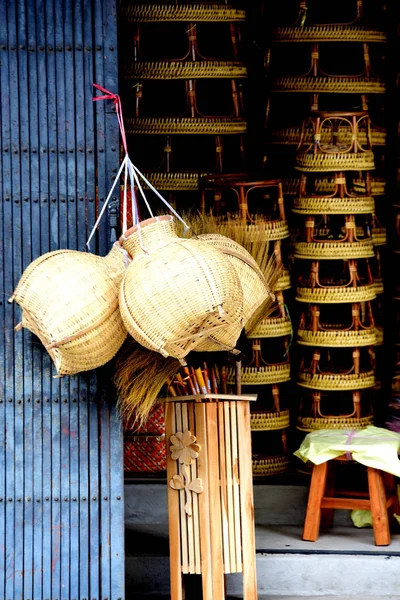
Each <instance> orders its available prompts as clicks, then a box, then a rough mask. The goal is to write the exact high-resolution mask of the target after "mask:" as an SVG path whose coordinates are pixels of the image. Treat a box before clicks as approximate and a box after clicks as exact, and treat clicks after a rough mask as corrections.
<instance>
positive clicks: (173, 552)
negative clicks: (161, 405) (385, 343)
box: [165, 402, 183, 600]
mask: <svg viewBox="0 0 400 600" xmlns="http://www.w3.org/2000/svg"><path fill="white" fill-rule="evenodd" d="M165 430H166V442H167V479H168V527H169V555H170V558H169V561H170V579H171V600H183V594H182V573H181V540H180V524H179V518H177V517H179V496H178V494H177V492H176V491H175V490H173V489H172V488H171V486H170V485H169V482H170V480H171V479H172V477H173V476H174V475H175V474H176V473H177V471H178V465H177V463H176V460H172V458H171V453H170V452H169V438H170V437H171V435H172V434H174V433H176V427H175V406H174V404H173V403H172V402H166V404H165Z"/></svg>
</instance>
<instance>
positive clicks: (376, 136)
mask: <svg viewBox="0 0 400 600" xmlns="http://www.w3.org/2000/svg"><path fill="white" fill-rule="evenodd" d="M300 136H301V127H282V128H279V129H278V128H277V129H272V131H271V139H270V140H269V143H270V144H285V145H293V146H297V145H298V144H299V142H300ZM339 136H340V139H341V140H343V142H344V143H346V144H347V143H348V142H350V141H351V132H350V131H349V129H348V128H345V127H339ZM370 137H371V143H372V146H385V145H386V138H387V135H386V129H384V128H383V127H379V128H377V127H376V128H373V129H371V136H370ZM328 138H329V130H328V129H326V128H323V129H322V131H321V142H322V143H327V141H328ZM357 139H358V141H359V142H360V145H361V146H363V147H364V146H365V145H366V144H367V135H366V133H365V131H359V132H358V133H357ZM304 141H305V142H308V143H312V142H313V136H312V133H311V131H310V132H309V131H306V132H305V134H304Z"/></svg>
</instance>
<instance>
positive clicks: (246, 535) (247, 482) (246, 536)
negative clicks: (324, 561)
mask: <svg viewBox="0 0 400 600" xmlns="http://www.w3.org/2000/svg"><path fill="white" fill-rule="evenodd" d="M237 421H238V441H239V475H240V504H241V513H242V548H243V600H257V577H256V543H255V532H254V504H253V477H252V467H251V465H252V463H251V434H250V406H249V402H243V401H238V402H237Z"/></svg>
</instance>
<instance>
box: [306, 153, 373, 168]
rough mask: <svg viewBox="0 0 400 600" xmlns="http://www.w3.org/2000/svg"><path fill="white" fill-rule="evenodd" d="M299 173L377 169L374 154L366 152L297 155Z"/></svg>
mask: <svg viewBox="0 0 400 600" xmlns="http://www.w3.org/2000/svg"><path fill="white" fill-rule="evenodd" d="M295 169H296V170H297V171H304V172H309V173H313V172H320V171H372V170H373V169H375V160H374V153H373V152H372V151H371V150H366V151H365V152H343V153H342V152H329V153H326V154H325V153H322V152H319V153H318V154H306V153H300V152H298V153H297V154H296V166H295Z"/></svg>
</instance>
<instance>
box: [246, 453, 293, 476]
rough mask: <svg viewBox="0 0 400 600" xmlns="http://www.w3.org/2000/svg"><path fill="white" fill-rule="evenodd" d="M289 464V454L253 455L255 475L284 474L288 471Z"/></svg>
mask: <svg viewBox="0 0 400 600" xmlns="http://www.w3.org/2000/svg"><path fill="white" fill-rule="evenodd" d="M289 464H290V463H289V458H288V457H287V456H260V455H257V458H256V457H255V456H253V477H268V476H270V475H283V474H284V473H287V472H288V470H289Z"/></svg>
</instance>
